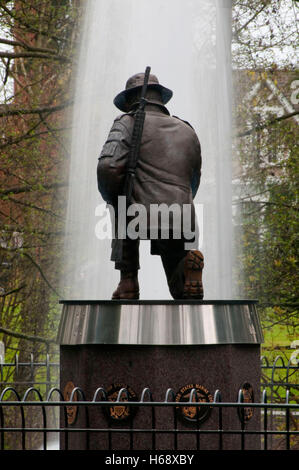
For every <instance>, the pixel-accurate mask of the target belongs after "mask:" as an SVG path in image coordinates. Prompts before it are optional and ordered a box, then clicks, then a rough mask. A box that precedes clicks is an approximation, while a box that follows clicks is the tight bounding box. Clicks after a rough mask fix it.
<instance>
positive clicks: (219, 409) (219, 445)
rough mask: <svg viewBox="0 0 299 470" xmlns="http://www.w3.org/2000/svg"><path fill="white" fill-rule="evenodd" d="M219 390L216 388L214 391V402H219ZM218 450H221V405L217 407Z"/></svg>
mask: <svg viewBox="0 0 299 470" xmlns="http://www.w3.org/2000/svg"><path fill="white" fill-rule="evenodd" d="M221 401H222V400H221V393H220V390H216V391H215V393H214V401H213V402H214V403H221ZM218 437H219V441H218V450H223V423H222V406H219V407H218Z"/></svg>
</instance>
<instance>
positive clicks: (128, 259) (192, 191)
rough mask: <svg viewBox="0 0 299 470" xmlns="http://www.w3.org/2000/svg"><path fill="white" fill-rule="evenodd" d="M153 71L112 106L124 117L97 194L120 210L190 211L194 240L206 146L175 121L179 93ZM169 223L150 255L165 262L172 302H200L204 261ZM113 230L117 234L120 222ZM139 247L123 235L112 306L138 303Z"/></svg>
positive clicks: (103, 157) (108, 149) (116, 253)
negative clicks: (123, 202) (171, 105)
mask: <svg viewBox="0 0 299 470" xmlns="http://www.w3.org/2000/svg"><path fill="white" fill-rule="evenodd" d="M149 71H150V69H149V67H148V68H147V70H146V73H145V74H144V73H138V74H136V75H134V76H132V77H131V78H129V79H128V81H127V83H126V89H125V90H124V91H122V92H121V93H119V94H118V95H117V96H116V97H115V99H114V104H115V106H116V107H117V108H118V109H120V110H121V111H122V112H123V113H124V114H121V115H120V116H118V117H117V118H116V119H115V121H114V123H113V126H112V128H111V131H110V133H109V136H108V139H107V141H106V143H105V145H104V147H103V149H102V152H101V154H100V157H99V161H98V167H97V179H98V189H99V191H100V193H101V195H102V197H103V199H104V200H105V201H106V202H107V203H108V204H109V205H110V206H112V207H113V208H115V210H117V205H118V199H119V196H122V195H123V196H124V195H126V196H127V199H129V200H127V203H128V204H142V205H143V206H144V207H145V208H146V210H147V213H149V212H150V208H151V207H153V205H156V206H157V205H161V204H166V205H167V206H168V207H170V206H171V205H173V204H176V206H177V207H180V208H181V209H183V207H184V205H185V206H186V205H189V207H190V208H191V227H192V231H191V233H193V234H194V231H193V230H194V227H195V225H196V215H195V210H194V204H193V199H194V197H195V195H196V192H197V190H198V187H199V183H200V177H201V147H200V143H199V140H198V138H197V135H196V133H195V131H194V129H193V128H192V127H191V125H190V124H189V123H187V122H186V121H183V120H181V119H179V118H178V117H175V116H170V114H169V111H168V110H167V108H166V107H165V105H166V103H167V102H168V101H169V100H170V99H171V97H172V94H173V93H172V91H171V90H169V89H168V88H166V87H164V86H162V85H161V84H160V83H159V81H158V79H157V77H156V76H155V75H152V74H149ZM141 105H142V108H143V111H142V112H143V120H142V122H141V124H140V122H139V121H138V119H140V116H138V113H139V112H140V109H141ZM137 121H138V122H137ZM136 127H137V134H138V137H137V141H138V139H139V142H137V144H139V145H137V147H138V149H137V153H138V155H137V161H136V159H135V162H133V164H132V161H131V163H130V158H131V157H130V155H132V146H134V149H135V153H136V136H135V138H134V135H135V134H134V132H135V131H136ZM134 139H135V140H134ZM133 140H134V143H133ZM133 160H134V158H133ZM130 168H131V169H130ZM131 170H132V171H131ZM130 173H131V174H130ZM128 175H129V177H131V183H130V190H129V193H130V195H129V196H128V190H127V189H126V182H127V178H128ZM156 206H155V207H156ZM128 220H129V219H128V218H127V222H128ZM148 220H149V226H148V227H149V228H152V227H150V223H151V220H152V219H150V218H148ZM163 223H164V225H165V221H163V222H162V221H161V220H160V219H159V220H158V237H157V238H155V239H152V238H151V254H153V255H155V254H156V255H160V256H161V260H162V264H163V267H164V270H165V274H166V277H167V282H168V286H169V290H170V293H171V295H172V297H173V298H174V299H202V298H203V285H202V269H203V265H204V262H203V255H202V253H201V252H200V251H198V250H196V249H192V250H190V249H186V245H185V243H186V241H188V242H190V234H188V236H186V234H185V232H183V230H182V229H181V231H180V233H179V234H178V233H177V232H178V230H177V228H176V230H174V222H173V220H172V219H171V217H170V218H169V222H168V226H167V227H165V226H163ZM114 225H115V230H116V231H117V229H116V227H117V226H118V225H117V218H116V219H115V224H114ZM176 227H177V226H176ZM165 229H166V230H168V232H167V233H169V237H168V238H165V237H164V236H163V233H164V231H165ZM147 233H148V236H147V238H150V232H149V230H148V232H147ZM139 243H140V239H131V238H130V237H128V236H126V238H125V239H120V238H119V237H118V236H117V233H116V238H115V239H113V240H112V255H111V260H112V261H114V262H115V269H117V270H119V271H120V282H119V284H118V287H117V289H116V290H115V292H114V293H113V295H112V299H139V284H138V270H139V269H140V266H139Z"/></svg>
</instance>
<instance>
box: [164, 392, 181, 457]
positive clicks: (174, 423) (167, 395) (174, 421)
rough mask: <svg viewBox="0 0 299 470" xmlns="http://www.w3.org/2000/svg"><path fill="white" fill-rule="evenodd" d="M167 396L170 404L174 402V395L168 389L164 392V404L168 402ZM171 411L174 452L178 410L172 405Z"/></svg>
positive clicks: (176, 440)
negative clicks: (170, 401) (170, 400)
mask: <svg viewBox="0 0 299 470" xmlns="http://www.w3.org/2000/svg"><path fill="white" fill-rule="evenodd" d="M169 395H171V398H172V402H175V393H174V391H173V390H172V389H171V388H168V389H167V391H166V395H165V400H164V403H167V402H168V398H169ZM172 409H173V426H174V429H173V445H174V450H178V435H177V433H178V416H177V413H178V410H177V407H176V406H175V405H172Z"/></svg>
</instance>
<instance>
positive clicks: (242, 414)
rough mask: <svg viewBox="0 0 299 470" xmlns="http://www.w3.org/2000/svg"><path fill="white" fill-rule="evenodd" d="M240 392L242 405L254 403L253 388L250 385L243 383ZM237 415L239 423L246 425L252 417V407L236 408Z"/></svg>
mask: <svg viewBox="0 0 299 470" xmlns="http://www.w3.org/2000/svg"><path fill="white" fill-rule="evenodd" d="M241 390H242V392H243V400H244V401H243V403H254V393H253V388H252V386H251V385H250V383H249V382H245V383H244V384H243V385H242V387H241ZM238 415H239V419H240V421H241V422H242V423H244V424H246V423H248V421H250V419H251V418H252V416H253V408H252V407H248V408H247V407H242V408H238Z"/></svg>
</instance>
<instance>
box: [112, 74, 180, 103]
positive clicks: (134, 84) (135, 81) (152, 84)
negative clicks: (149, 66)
mask: <svg viewBox="0 0 299 470" xmlns="http://www.w3.org/2000/svg"><path fill="white" fill-rule="evenodd" d="M143 82H144V73H136V75H133V76H132V77H130V78H129V80H128V81H127V83H126V89H125V90H123V91H122V92H121V93H119V94H118V95H117V96H116V97H115V98H114V100H113V103H114V104H115V106H116V107H117V108H118V109H120V110H121V111H124V112H127V111H129V108H128V101H127V99H128V96H129V95H130V93H131V92H132V91H133V90H137V89H138V88H140V87H142V85H143ZM148 87H149V88H155V89H157V90H159V91H160V93H161V97H162V103H163V104H166V103H168V101H169V100H170V99H171V97H172V95H173V93H172V91H171V90H169V88H166V87H164V86H162V85H161V84H160V83H159V80H158V79H157V77H156V76H155V75H152V74H150V76H149V79H148Z"/></svg>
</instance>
